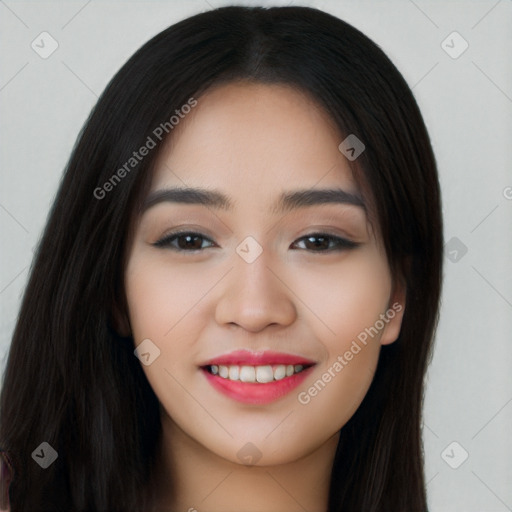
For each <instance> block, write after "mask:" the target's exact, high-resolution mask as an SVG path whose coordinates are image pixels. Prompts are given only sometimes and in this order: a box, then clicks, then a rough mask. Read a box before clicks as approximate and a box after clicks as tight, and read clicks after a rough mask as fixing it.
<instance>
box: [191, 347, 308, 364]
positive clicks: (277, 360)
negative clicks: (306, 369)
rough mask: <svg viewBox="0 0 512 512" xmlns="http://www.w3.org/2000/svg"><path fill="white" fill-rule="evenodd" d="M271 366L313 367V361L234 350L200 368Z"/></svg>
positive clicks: (285, 355) (279, 354)
mask: <svg viewBox="0 0 512 512" xmlns="http://www.w3.org/2000/svg"><path fill="white" fill-rule="evenodd" d="M272 364H286V365H288V364H293V365H295V364H301V365H303V366H308V365H313V364H315V361H312V360H311V359H308V358H306V357H303V356H297V355H295V354H289V353H285V352H274V351H272V350H265V351H263V352H251V351H249V350H235V351H233V352H229V353H228V354H223V355H220V356H217V357H214V358H213V359H209V360H208V361H205V362H204V363H203V364H202V365H201V366H210V365H225V366H230V365H247V366H260V365H272Z"/></svg>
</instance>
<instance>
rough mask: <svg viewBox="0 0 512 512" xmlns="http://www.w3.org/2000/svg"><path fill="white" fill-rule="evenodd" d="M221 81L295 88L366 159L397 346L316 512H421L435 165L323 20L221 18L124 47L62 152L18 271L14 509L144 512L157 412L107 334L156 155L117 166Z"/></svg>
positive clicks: (129, 349)
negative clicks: (26, 271)
mask: <svg viewBox="0 0 512 512" xmlns="http://www.w3.org/2000/svg"><path fill="white" fill-rule="evenodd" d="M234 80H249V81H257V82H262V83H284V84H289V85H291V86H293V87H295V88H297V89H299V90H302V91H305V92H306V93H308V94H309V95H310V96H311V97H312V98H314V99H315V100H316V101H317V102H318V103H319V104H320V105H321V106H323V107H324V108H325V110H326V112H327V113H328V114H329V115H330V116H331V118H332V119H333V121H334V122H335V123H336V125H337V126H338V128H339V130H340V132H341V133H342V134H344V137H345V136H347V135H348V134H351V133H353V134H356V135H357V137H358V138H359V139H360V140H362V141H363V142H364V144H365V146H366V149H365V151H364V152H363V153H362V154H361V156H360V157H359V158H358V159H357V160H356V161H354V162H352V163H351V165H352V168H353V171H354V175H355V177H356V179H357V180H358V182H359V183H360V185H361V187H362V189H363V191H364V193H365V194H367V195H368V196H369V197H371V204H372V205H373V213H374V221H375V222H376V223H378V226H379V227H380V230H381V233H382V238H383V240H384V244H385V249H386V253H387V257H388V261H389V264H390V268H391V272H392V274H393V277H394V278H395V279H396V280H402V281H403V282H404V283H405V284H406V289H407V300H406V308H405V315H404V319H403V323H402V329H401V333H400V336H399V338H398V340H397V341H396V342H395V343H392V344H391V345H388V346H384V347H383V348H382V350H381V355H380V359H379V363H378V367H377V371H376V374H375V377H374V380H373V382H372V385H371V387H370V389H369V391H368V393H367V395H366V397H365V398H364V400H363V402H362V404H361V406H360V407H359V408H358V410H357V411H356V413H355V414H354V416H353V417H352V418H351V419H350V421H349V422H348V423H347V424H346V425H345V426H344V427H343V428H342V429H341V436H340V440H339V445H338V450H337V454H336V458H335V462H334V467H333V471H332V480H331V486H330V496H329V511H330V512H335V511H336V512H340V511H344V512H361V511H367V512H370V511H371V512H389V511H391V510H392V511H393V512H411V511H415V512H420V511H425V510H427V504H426V493H425V481H424V474H423V454H422V442H421V425H422V419H421V418H422V416H421V415H422V401H423V389H424V388H423V386H424V376H425V371H426V367H427V364H428V363H429V359H430V357H431V347H432V340H433V336H434V332H435V327H436V324H437V318H438V307H439V297H440V291H441V275H442V246H443V241H442V219H441V204H440V191H439V183H438V177H437V170H436V163H435V158H434V155H433V151H432V148H431V144H430V140H429V136H428V133H427V130H426V127H425V124H424V122H423V119H422V116H421V114H420V111H419V108H418V106H417V103H416V101H415V99H414V97H413V95H412V92H411V90H410V89H409V87H408V86H407V83H406V82H405V80H404V79H403V77H402V75H401V74H400V73H399V72H398V70H397V69H396V68H395V66H394V65H393V64H392V63H391V61H390V60H389V59H388V57H387V56H386V55H385V54H384V53H383V52H382V50H381V49H380V48H379V47H378V46H377V45H376V44H375V43H373V42H372V41H371V40H370V39H368V38H367V37H366V36H365V35H364V34H362V33H361V32H359V31H358V30H356V29H355V28H354V27H352V26H351V25H349V24H347V23H345V22H343V21H341V20H339V19H337V18H335V17H334V16H331V15H329V14H326V13H324V12H321V11H319V10H316V9H312V8H306V7H273V8H268V9H265V8H261V7H251V8H247V7H224V8H220V9H215V10H212V11H209V12H205V13H202V14H198V15H196V16H193V17H191V18H188V19H185V20H183V21H181V22H179V23H177V24H175V25H173V26H171V27H169V28H168V29H166V30H164V31H163V32H161V33H159V34H158V35H156V36H155V37H154V38H152V39H151V40H150V41H149V42H148V43H146V44H145V45H144V46H143V47H142V48H140V49H139V50H138V51H137V52H136V53H135V54H134V55H133V56H132V57H131V58H130V59H129V61H128V62H127V63H126V64H125V65H124V66H123V67H122V68H121V70H120V71H119V72H118V73H117V74H116V75H115V77H114V78H113V79H112V81H111V82H110V83H109V85H108V86H107V88H106V90H105V91H104V93H103V94H102V96H101V97H100V99H99V101H98V103H97V104H96V106H95V108H94V109H93V111H92V112H91V114H90V116H89V118H88V120H87V122H86V123H85V125H84V127H83V129H82V132H81V133H80V136H79V137H78V141H77V143H76V146H75V148H74V149H73V153H72V155H71V157H70V160H69V162H68V164H67V168H66V171H65V173H64V176H63V179H62V182H61V184H60V188H59V191H58V194H57V196H56V199H55V202H54V204H53V207H52V209H51V212H50V214H49V218H48V222H47V225H46V229H45V231H44V234H43V236H42V239H41V241H40V243H39V246H38V249H37V253H36V255H35V258H34V261H33V264H32V268H31V273H30V278H29V281H28V285H27V287H26V291H25V294H24V297H23V302H22V306H21V310H20V313H19V317H18V321H17V324H16V328H15V331H14V336H13V339H12V343H11V346H10V351H9V357H8V362H7V366H6V371H5V374H4V380H3V388H2V392H1V397H0V447H1V448H2V449H3V450H5V451H6V452H7V453H8V454H9V457H10V462H11V463H12V466H13V471H14V473H13V480H12V483H11V485H10V489H9V497H10V502H11V507H12V511H13V512H18V511H20V512H21V511H29V510H77V511H85V510H119V511H121V510H122V511H128V510H139V511H140V510H148V508H147V507H148V503H149V501H150V500H149V494H148V493H146V492H145V491H144V489H149V488H150V485H149V482H150V480H149V479H150V475H151V469H152V467H153V465H154V463H155V456H156V449H157V446H158V440H159V436H160V429H161V426H160V412H159V404H158V400H157V398H156V396H155V394H154V392H153V391H152V389H151V387H150V386H149V383H148V381H147V380H146V378H145V375H144V373H143V371H142V369H141V365H140V362H139V361H138V360H137V358H136V357H134V354H133V349H134V346H133V340H132V339H131V338H129V337H128V338H126V337H122V336H121V335H120V334H118V331H119V329H117V328H116V325H117V324H116V320H115V319H116V318H117V315H118V313H119V312H121V313H120V314H121V316H122V314H123V311H125V304H126V303H125V297H124V290H123V274H124V267H125V257H126V249H127V242H128V240H129V236H130V230H131V227H130V226H131V225H132V223H133V219H134V216H135V215H136V213H137V212H138V207H139V204H140V201H141V198H142V196H143V194H144V192H145V190H147V186H148V183H149V179H150V177H151V172H152V169H153V167H154V162H155V159H156V157H157V156H158V153H159V148H160V146H161V144H160V141H157V144H158V147H157V148H156V149H155V150H153V151H150V152H149V154H148V155H147V156H146V157H145V158H144V159H141V161H140V162H138V163H137V164H136V165H134V166H133V168H132V167H126V165H125V164H126V162H128V161H129V159H130V158H131V157H132V156H133V152H134V151H136V150H137V149H138V148H140V147H142V146H143V145H144V144H146V142H147V140H148V137H149V136H151V135H152V134H153V133H154V130H155V128H156V127H158V126H160V125H161V124H162V123H165V122H168V121H169V119H170V117H171V116H172V115H173V114H174V113H175V111H176V110H179V109H180V108H181V106H182V105H184V104H187V103H188V102H189V100H190V98H192V97H193V98H195V99H196V100H197V101H201V100H200V96H201V94H202V93H203V92H204V91H206V90H207V89H208V88H209V87H210V86H212V85H214V84H221V83H224V82H226V83H227V82H230V81H234ZM169 133H170V136H171V137H172V132H171V131H169ZM153 139H155V137H154V135H153ZM162 140H165V139H164V138H163V137H162ZM341 140H343V139H340V142H341ZM123 165H124V166H125V167H124V168H125V170H126V172H125V173H124V174H123V173H122V179H121V180H117V181H114V180H113V179H112V176H113V175H114V174H115V173H116V172H117V170H118V169H120V168H123ZM109 180H110V181H109ZM107 182H109V183H110V187H108V186H105V185H104V184H105V183H107ZM98 189H101V190H103V191H104V192H101V193H98V192H97V191H98ZM95 190H96V193H95ZM105 190H107V191H108V193H105ZM42 442H47V443H49V444H50V445H51V446H52V447H53V448H54V449H55V450H56V452H57V453H58V458H57V459H56V460H55V462H54V463H53V464H51V465H50V466H49V467H48V468H46V469H41V468H40V467H39V465H37V464H36V463H35V462H34V460H32V453H33V452H34V450H35V449H36V448H37V447H38V446H39V445H40V443H42ZM148 500H149V501H148Z"/></svg>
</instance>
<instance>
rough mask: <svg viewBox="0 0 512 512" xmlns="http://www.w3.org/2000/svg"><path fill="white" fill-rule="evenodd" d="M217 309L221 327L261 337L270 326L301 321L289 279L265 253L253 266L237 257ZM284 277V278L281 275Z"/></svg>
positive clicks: (216, 315) (283, 325) (216, 314)
mask: <svg viewBox="0 0 512 512" xmlns="http://www.w3.org/2000/svg"><path fill="white" fill-rule="evenodd" d="M234 265H235V268H233V270H232V271H231V272H229V273H228V275H227V276H226V280H225V281H224V285H223V288H222V292H221V295H220V298H219V300H218V302H217V305H216V309H215V319H216V321H217V323H218V324H219V325H227V324H231V325H237V326H239V327H241V328H243V329H245V330H247V331H250V332H253V333H257V332H260V331H262V330H263V329H265V328H266V327H268V326H270V325H274V326H281V327H286V326H288V325H290V324H292V323H293V322H294V321H295V319H296V317H297V310H296V307H295V303H294V300H293V299H294V295H293V292H292V291H291V289H290V288H289V287H288V286H289V285H288V283H286V277H285V276H284V275H282V274H283V272H280V271H279V269H278V267H276V266H275V265H274V268H271V267H270V265H269V261H268V259H267V258H266V256H265V251H263V253H262V254H261V255H260V256H259V257H258V258H257V259H256V260H255V261H253V262H252V263H247V262H246V261H244V260H243V259H242V258H240V257H238V255H236V256H235V259H234ZM280 274H281V275H280Z"/></svg>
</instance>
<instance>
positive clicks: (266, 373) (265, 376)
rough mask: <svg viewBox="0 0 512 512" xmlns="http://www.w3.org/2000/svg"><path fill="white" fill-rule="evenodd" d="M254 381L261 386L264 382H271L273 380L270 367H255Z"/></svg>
mask: <svg viewBox="0 0 512 512" xmlns="http://www.w3.org/2000/svg"><path fill="white" fill-rule="evenodd" d="M256 380H257V381H258V382H261V383H262V384H264V383H265V382H272V381H273V380H274V372H273V371H272V366H270V365H268V366H257V367H256Z"/></svg>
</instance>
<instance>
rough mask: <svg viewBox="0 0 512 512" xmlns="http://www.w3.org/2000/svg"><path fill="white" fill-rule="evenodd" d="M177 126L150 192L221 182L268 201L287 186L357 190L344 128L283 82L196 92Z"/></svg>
mask: <svg viewBox="0 0 512 512" xmlns="http://www.w3.org/2000/svg"><path fill="white" fill-rule="evenodd" d="M197 101H198V104H197V106H196V107H195V108H194V109H192V110H191V111H190V113H188V114H187V115H185V116H184V117H183V118H182V119H181V120H180V122H179V124H178V125H177V126H176V127H175V128H174V129H173V131H172V132H171V137H170V138H169V140H168V143H167V144H166V146H165V148H164V149H163V151H162V153H161V155H160V156H159V158H158V161H157V165H156V168H155V173H154V176H153V179H152V183H151V189H150V192H154V191H155V190H158V189H161V188H165V187H170V186H180V187H184V186H188V187H194V186H197V187H199V186H201V187H207V188H217V189H218V188H222V189H223V190H224V191H225V192H226V194H227V195H229V196H230V197H233V198H234V200H235V204H238V205H242V204H251V205H256V206H260V207H261V206H262V205H263V204H264V203H269V202H271V201H273V199H275V197H277V196H278V195H281V193H282V192H283V191H286V190H298V189H311V188H342V189H343V190H345V191H347V192H349V193H354V194H355V193H357V192H358V189H357V186H356V183H355V181H354V179H353V177H352V171H351V168H350V166H349V164H348V162H347V160H346V158H345V157H344V156H343V154H342V153H341V152H340V151H339V150H338V146H339V144H340V142H341V141H342V135H341V134H340V133H339V131H338V129H337V128H336V126H335V125H334V123H333V122H332V120H331V119H330V117H329V116H328V115H327V113H326V112H325V111H324V110H323V109H322V108H321V107H320V106H319V105H318V104H317V103H316V102H315V101H314V100H312V99H311V98H310V97H309V96H308V95H307V94H305V93H303V92H301V91H298V90H297V89H294V88H292V87H290V86H287V85H283V84H272V85H268V84H256V83H248V82H241V83H231V84H225V85H221V86H217V87H215V88H213V89H211V90H209V91H208V92H206V93H205V94H204V95H203V96H201V97H200V98H198V99H197Z"/></svg>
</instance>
